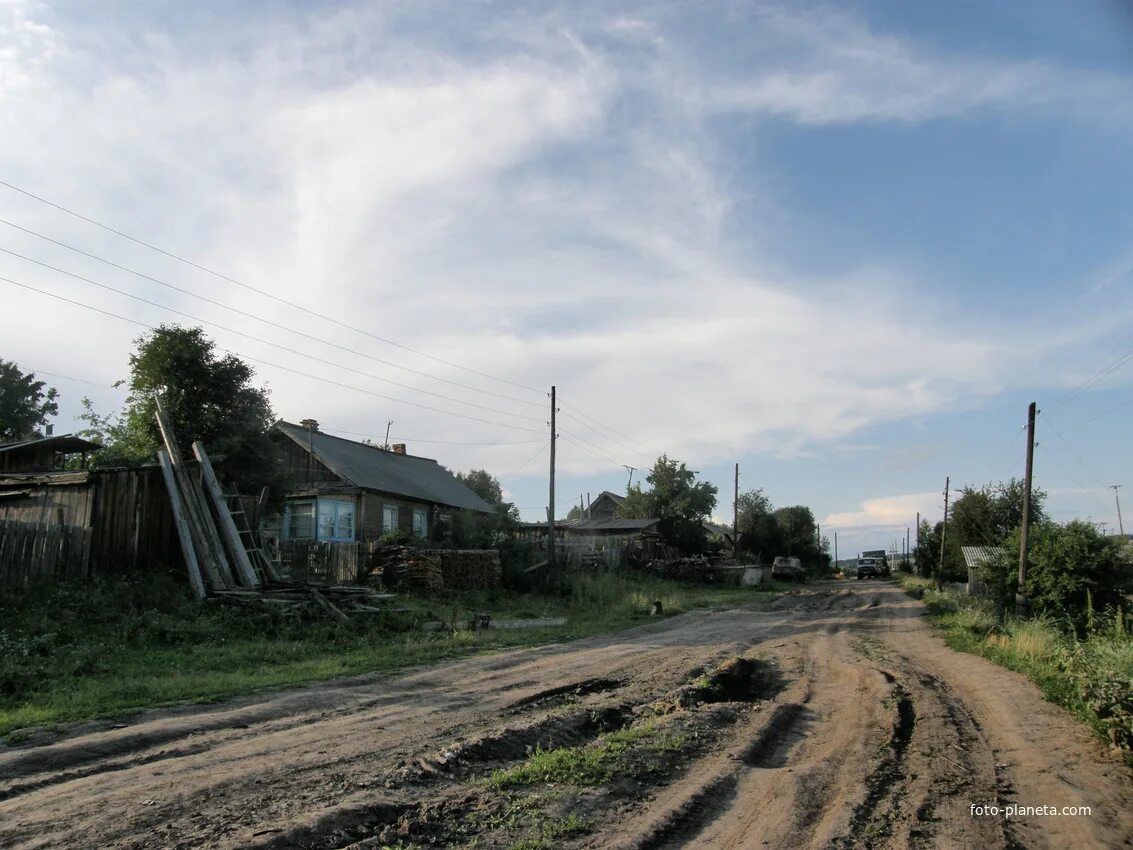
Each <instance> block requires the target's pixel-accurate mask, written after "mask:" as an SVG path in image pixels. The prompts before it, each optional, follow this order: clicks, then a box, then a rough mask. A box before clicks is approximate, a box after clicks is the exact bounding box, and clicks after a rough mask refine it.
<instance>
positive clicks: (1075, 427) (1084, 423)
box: [1066, 398, 1133, 431]
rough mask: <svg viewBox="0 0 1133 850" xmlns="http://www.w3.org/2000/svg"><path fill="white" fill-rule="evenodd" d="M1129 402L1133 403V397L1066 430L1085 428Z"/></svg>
mask: <svg viewBox="0 0 1133 850" xmlns="http://www.w3.org/2000/svg"><path fill="white" fill-rule="evenodd" d="M1127 404H1133V398H1127V399H1125V401H1123V402H1121V403H1119V404H1115V405H1114V406H1113V407H1111V408H1109V410H1104V411H1102V412H1101V413H1099V414H1098V415H1097V416H1095V417H1094V418H1093V419H1087V420H1086V421H1085V422H1079V423H1078V424H1077V425H1075V426H1074V427H1073V428H1067V429H1066V430H1067V431H1077V430H1078V429H1079V428H1085V427H1086V426H1087V425H1089V424H1090V423H1092V422H1097V421H1098V420H1099V419H1103V418H1105V417H1106V416H1109V415H1110V414H1111V413H1113V412H1114V411H1115V410H1120V409H1121V408H1122V407H1125V405H1127Z"/></svg>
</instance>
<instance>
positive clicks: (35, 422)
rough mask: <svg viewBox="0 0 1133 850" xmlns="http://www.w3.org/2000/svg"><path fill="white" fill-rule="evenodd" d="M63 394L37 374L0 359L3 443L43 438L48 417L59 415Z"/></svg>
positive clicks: (0, 423)
mask: <svg viewBox="0 0 1133 850" xmlns="http://www.w3.org/2000/svg"><path fill="white" fill-rule="evenodd" d="M58 396H59V393H58V392H56V390H55V388H54V387H48V386H47V384H46V383H44V382H43V381H37V380H36V379H35V373H33V372H28V373H26V374H25V373H24V372H21V371H20V368H19V367H18V366H17V365H16V364H15V363H10V362H8V361H7V360H0V443H12V442H15V441H17V440H25V439H28V438H31V437H37V436H42V432H41V431H40V429H41V428H43V426H44V425H46V424H47V417H48V416H56V415H57V414H58V413H59V404H58V402H56V401H55V399H56V398H58Z"/></svg>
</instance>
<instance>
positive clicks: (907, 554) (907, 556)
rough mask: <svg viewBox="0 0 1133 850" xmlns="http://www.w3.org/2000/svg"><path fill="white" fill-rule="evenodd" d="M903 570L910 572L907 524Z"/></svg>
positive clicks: (906, 527) (907, 527)
mask: <svg viewBox="0 0 1133 850" xmlns="http://www.w3.org/2000/svg"><path fill="white" fill-rule="evenodd" d="M905 572H907V573H911V572H912V570H911V569H909V526H907V525H906V526H905Z"/></svg>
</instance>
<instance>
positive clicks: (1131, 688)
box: [899, 576, 1133, 766]
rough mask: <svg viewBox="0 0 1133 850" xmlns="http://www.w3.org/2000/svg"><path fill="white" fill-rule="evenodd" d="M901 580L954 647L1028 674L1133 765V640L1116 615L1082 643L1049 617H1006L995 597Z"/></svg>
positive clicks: (925, 581) (909, 578)
mask: <svg viewBox="0 0 1133 850" xmlns="http://www.w3.org/2000/svg"><path fill="white" fill-rule="evenodd" d="M899 583H900V584H901V585H902V587H904V588H905V591H906V592H907V593H909V594H910V595H912V596H915V597H916V598H918V599H922V600H923V601H924V603H925V606H926V607H927V609H928V616H929V619H930V620H931V621H932V622H933V623H934V624H935V625H936V626H937V627H939V628H940V629H941V630H942V632H943V633H944V640H945V642H946V643H947V644H948V645H949V646H950V647H952V648H953V649H957V650H960V651H963V652H970V653H973V654H975V655H981V656H983V657H984V658H987V659H988V660H990V661H994V662H995V663H996V664H999V665H1001V666H1003V667H1006V668H1008V669H1009V670H1014V671H1016V672H1018V673H1022V674H1024V675H1025V676H1027V677H1028V678H1030V679H1031V680H1032V681H1033V682H1034V683H1035V684H1036V685H1038V686H1039V688H1040V689H1041V690H1042V692H1043V694H1044V696H1045V697H1046V698H1047V699H1048V700H1050V701H1051V702H1053V703H1056V704H1057V705H1061V706H1063V707H1064V708H1067V709H1069V710H1070V711H1071V713H1073V714H1074V715H1075V716H1076V717H1078V718H1079V719H1080V720H1082V721H1083V722H1085V723H1086V724H1088V725H1089V726H1090V727H1092V728H1093V729H1094V730H1095V731H1096V732H1097V733H1098V735H1099V736H1100V737H1102V738H1103V739H1104V740H1105V741H1107V742H1108V743H1109V744H1110V745H1111V746H1112V747H1114V748H1115V749H1119V750H1121V751H1122V754H1123V756H1124V758H1125V760H1126V762H1127V763H1128V764H1129V765H1130V766H1133V635H1130V634H1129V632H1128V631H1127V629H1126V627H1125V626H1124V623H1123V621H1122V620H1121V619H1119V618H1117V617H1116V615H1115V616H1114V617H1113V619H1112V621H1111V622H1107V621H1105V620H1102V621H1099V622H1098V623H1097V624H1096V627H1095V628H1094V629H1093V630H1092V631H1091V632H1090V633H1089V634H1088V635H1087V636H1086V637H1085V638H1080V637H1078V636H1077V635H1076V634H1074V632H1073V631H1072V630H1071V629H1070V628H1069V626H1068V625H1067V624H1063V623H1059V622H1057V621H1056V620H1054V619H1052V618H1049V617H1036V618H1033V619H1015V618H1013V617H1010V616H1008V617H1005V618H1000V617H999V616H998V615H997V613H996V611H995V608H994V605H993V604H992V603H991V602H990V600H987V599H982V598H980V597H974V596H968V595H966V594H962V593H958V592H956V591H951V590H949V591H944V592H938V591H936V590H934V589H933V586H932V582H930V581H929V580H928V579H922V578H916V577H912V576H902V577H901V578H900V579H899Z"/></svg>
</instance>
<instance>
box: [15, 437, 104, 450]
mask: <svg viewBox="0 0 1133 850" xmlns="http://www.w3.org/2000/svg"><path fill="white" fill-rule="evenodd" d="M30 448H43V449H54V450H55V451H57V452H93V451H95V450H96V449H101V448H102V445H101V444H100V443H92V442H91V441H90V440H84V439H83V438H82V437H76V436H75V435H74V434H59V435H58V436H55V437H35V438H34V439H31V440H20V441H19V442H16V443H3V444H0V453H3V452H13V451H18V450H19V449H30Z"/></svg>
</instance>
